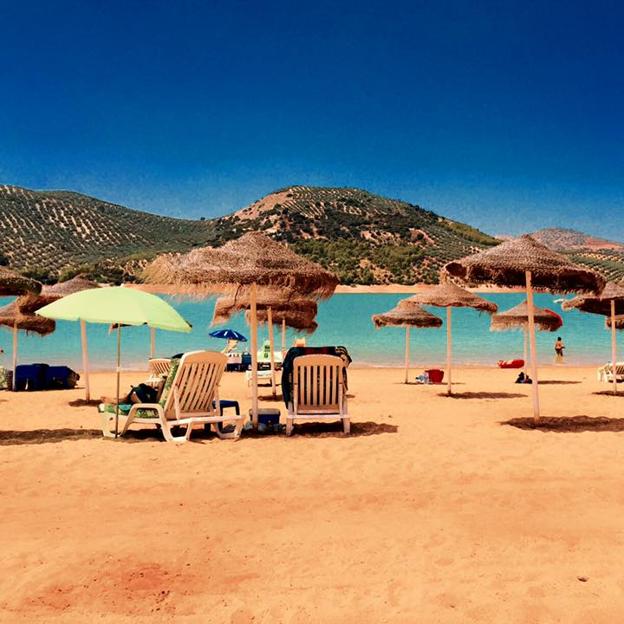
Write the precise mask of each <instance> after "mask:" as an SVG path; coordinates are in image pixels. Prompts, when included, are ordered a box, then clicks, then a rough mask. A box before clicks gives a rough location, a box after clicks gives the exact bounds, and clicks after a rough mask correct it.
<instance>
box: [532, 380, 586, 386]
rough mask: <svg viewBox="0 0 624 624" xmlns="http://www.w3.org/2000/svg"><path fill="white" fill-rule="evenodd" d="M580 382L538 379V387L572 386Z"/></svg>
mask: <svg viewBox="0 0 624 624" xmlns="http://www.w3.org/2000/svg"><path fill="white" fill-rule="evenodd" d="M580 383H582V382H580V381H572V380H566V379H540V380H539V385H540V386H569V385H572V384H580Z"/></svg>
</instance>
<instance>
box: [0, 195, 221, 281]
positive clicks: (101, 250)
mask: <svg viewBox="0 0 624 624" xmlns="http://www.w3.org/2000/svg"><path fill="white" fill-rule="evenodd" d="M212 232H213V227H212V224H211V223H209V222H203V221H202V222H198V221H191V220H182V219H172V218H170V217H162V216H159V215H154V214H149V213H147V212H140V211H137V210H130V209H128V208H124V207H123V206H117V205H115V204H110V203H108V202H105V201H102V200H99V199H95V198H93V197H88V196H86V195H81V194H79V193H71V192H67V191H30V190H27V189H23V188H19V187H16V186H7V185H2V186H0V255H2V256H3V257H4V261H5V263H8V264H10V265H11V266H12V267H13V268H16V269H19V270H21V271H22V272H24V273H27V274H30V275H32V276H33V277H37V278H39V279H43V280H45V281H47V280H55V279H58V278H59V277H64V276H66V275H69V274H71V273H75V272H77V271H84V272H87V273H89V274H92V275H94V276H95V277H102V278H112V279H116V280H119V279H124V278H125V279H127V278H131V277H132V275H133V273H134V272H135V270H136V268H137V266H138V264H140V261H141V260H142V259H145V258H149V257H152V256H154V255H155V254H157V253H159V252H161V251H183V250H186V249H190V248H191V247H193V246H196V245H204V244H206V243H208V242H211V241H212Z"/></svg>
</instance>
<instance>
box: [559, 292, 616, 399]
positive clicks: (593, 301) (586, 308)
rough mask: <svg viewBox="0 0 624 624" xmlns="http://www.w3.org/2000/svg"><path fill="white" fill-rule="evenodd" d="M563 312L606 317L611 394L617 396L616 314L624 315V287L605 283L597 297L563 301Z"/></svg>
mask: <svg viewBox="0 0 624 624" xmlns="http://www.w3.org/2000/svg"><path fill="white" fill-rule="evenodd" d="M561 307H562V308H563V309H564V310H574V309H577V310H580V311H581V312H589V313H591V314H601V315H602V316H606V317H607V327H608V328H610V329H611V363H612V365H613V394H617V375H616V374H615V372H616V371H615V368H616V361H617V338H616V335H615V330H616V329H618V324H617V321H616V318H617V315H618V314H624V287H623V286H620V285H619V284H616V283H615V282H607V285H606V286H605V287H604V288H603V290H602V291H601V293H600V294H599V295H579V296H577V297H574V299H572V300H570V301H564V302H563V304H562V306H561Z"/></svg>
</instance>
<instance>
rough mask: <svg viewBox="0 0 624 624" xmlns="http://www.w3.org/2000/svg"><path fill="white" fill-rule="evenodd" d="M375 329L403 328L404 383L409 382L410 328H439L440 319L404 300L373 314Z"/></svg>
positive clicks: (440, 324)
mask: <svg viewBox="0 0 624 624" xmlns="http://www.w3.org/2000/svg"><path fill="white" fill-rule="evenodd" d="M371 319H372V321H373V323H374V324H375V327H376V328H377V329H379V328H380V327H405V383H408V380H409V368H410V329H411V328H412V327H418V328H421V329H423V328H427V327H441V326H442V319H441V318H438V317H437V316H435V315H433V314H431V313H429V312H427V311H426V310H424V309H423V308H421V307H420V306H419V305H418V304H416V303H408V301H407V300H406V299H403V300H402V301H399V303H397V305H396V306H395V307H394V308H392V309H391V310H388V311H387V312H383V313H382V314H373V316H372V317H371Z"/></svg>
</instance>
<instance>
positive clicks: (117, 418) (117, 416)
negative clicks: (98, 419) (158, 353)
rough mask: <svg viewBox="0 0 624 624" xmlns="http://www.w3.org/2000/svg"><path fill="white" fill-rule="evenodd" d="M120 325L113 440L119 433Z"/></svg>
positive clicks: (119, 329) (119, 330) (118, 331)
mask: <svg viewBox="0 0 624 624" xmlns="http://www.w3.org/2000/svg"><path fill="white" fill-rule="evenodd" d="M120 376H121V323H120V324H118V325H117V401H116V404H115V439H117V434H118V431H119V386H120V385H121V379H120Z"/></svg>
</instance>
